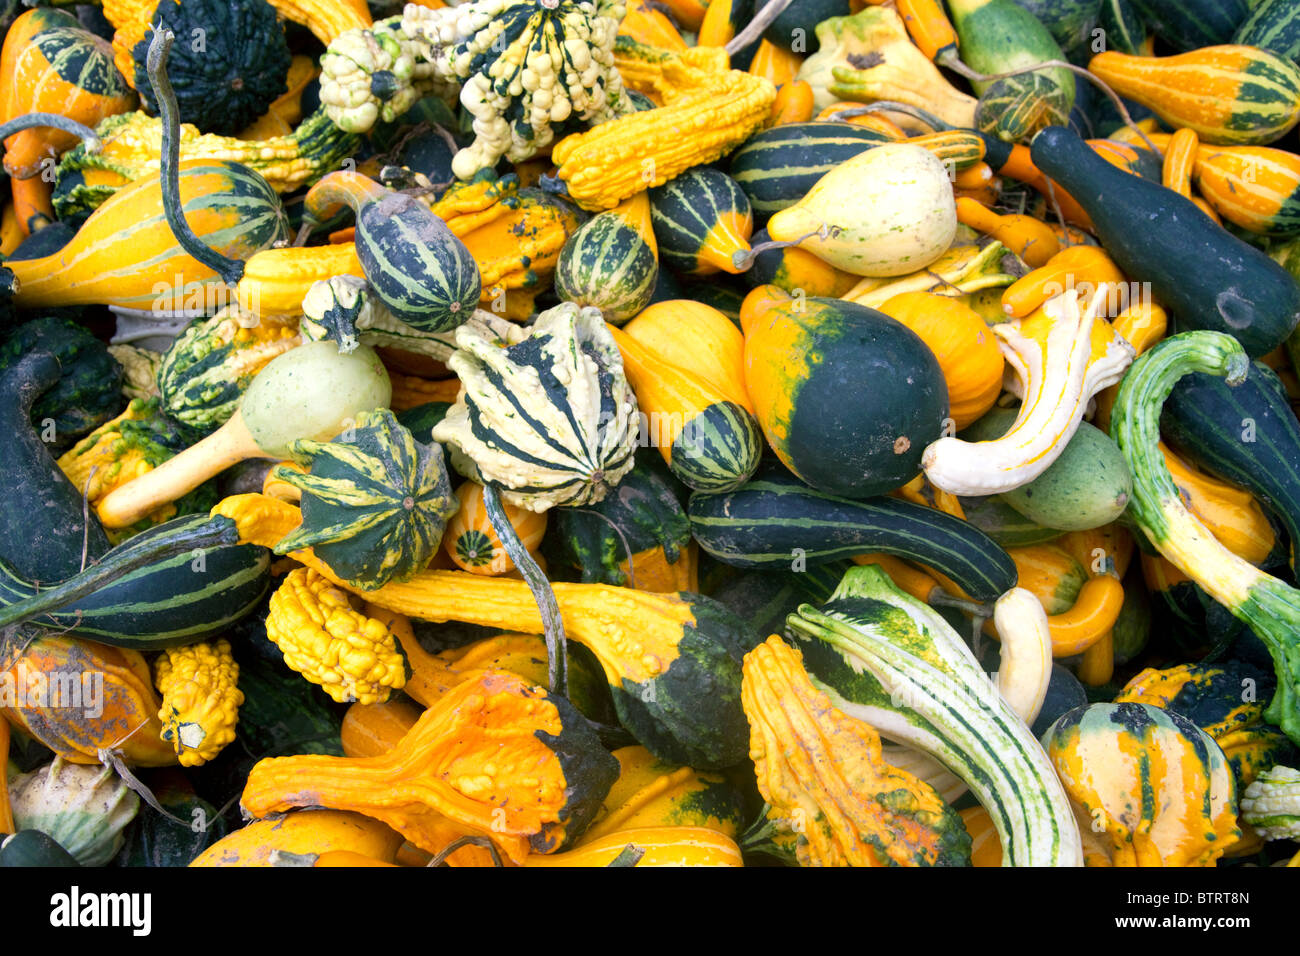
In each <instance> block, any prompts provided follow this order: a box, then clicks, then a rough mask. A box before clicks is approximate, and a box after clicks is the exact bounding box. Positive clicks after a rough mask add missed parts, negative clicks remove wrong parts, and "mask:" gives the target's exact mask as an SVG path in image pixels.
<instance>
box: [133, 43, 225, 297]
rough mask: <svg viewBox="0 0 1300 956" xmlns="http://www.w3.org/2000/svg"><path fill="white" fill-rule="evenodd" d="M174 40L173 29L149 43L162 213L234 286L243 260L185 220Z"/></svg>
mask: <svg viewBox="0 0 1300 956" xmlns="http://www.w3.org/2000/svg"><path fill="white" fill-rule="evenodd" d="M174 39H175V35H174V34H173V33H172V32H171V30H155V31H154V35H153V39H152V40H150V41H149V56H148V59H147V61H146V66H147V67H148V70H149V82H150V83H151V84H153V95H154V99H155V100H157V102H158V112H159V114H160V116H161V118H162V157H161V164H162V165H161V169H160V170H159V175H160V179H161V182H162V196H163V214H164V215H165V216H166V217H167V225H168V226H169V227H170V228H171V231H172V235H174V236H175V237H176V241H177V242H179V243H180V244H181V248H182V249H184V250H185V251H186V252H188V253H189V254H190V255H191V256H193V257H194V258H195V259H197V260H198V261H199V262H201V263H203V264H204V265H205V266H207V267H208V268H209V269H211V270H212V271H213V272H215V273H216V274H217V275H218V276H220V277H221V281H222V282H224V283H225V284H226V285H228V286H234V285H236V284H237V283H238V282H239V280H240V279H242V278H243V277H244V263H243V260H241V259H231V258H230V257H229V256H225V255H222V254H221V253H220V252H217V250H215V249H213V248H212V247H211V246H209V245H208V244H207V243H205V242H204V241H203V240H202V239H200V238H199V237H198V236H197V235H195V234H194V230H193V229H191V228H190V224H189V223H188V222H186V221H185V207H184V206H183V205H181V179H180V156H181V143H180V139H181V121H180V112H179V107H178V106H177V104H176V94H175V93H173V92H172V84H171V81H170V80H169V79H168V78H167V51H168V50H170V49H171V45H172V40H174Z"/></svg>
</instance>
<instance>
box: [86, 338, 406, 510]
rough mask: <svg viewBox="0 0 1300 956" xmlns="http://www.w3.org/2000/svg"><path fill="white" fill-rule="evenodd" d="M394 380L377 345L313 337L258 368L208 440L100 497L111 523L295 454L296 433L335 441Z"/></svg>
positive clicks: (378, 403)
mask: <svg viewBox="0 0 1300 956" xmlns="http://www.w3.org/2000/svg"><path fill="white" fill-rule="evenodd" d="M392 393H393V392H392V384H391V382H390V381H389V379H388V373H387V372H386V371H385V370H384V366H383V364H382V363H381V362H380V361H379V356H378V355H376V354H375V351H374V349H371V348H369V347H367V346H364V345H363V346H360V347H359V348H357V349H356V350H354V351H352V352H349V353H348V354H347V355H342V354H340V353H339V350H338V345H337V343H334V342H307V343H305V344H303V345H300V346H298V347H297V348H295V349H291V350H290V351H288V352H285V353H284V354H283V355H279V356H276V357H275V358H274V359H272V360H271V361H270V362H269V363H267V366H266V367H265V368H264V369H262V371H261V372H259V373H258V374H257V377H256V378H254V379H253V381H252V384H250V385H249V386H248V391H247V392H245V393H244V397H243V400H242V401H241V402H240V404H239V409H238V411H236V412H235V414H234V415H233V416H231V417H230V419H229V420H228V421H227V422H226V423H225V424H224V425H222V426H221V427H220V428H219V429H217V430H216V431H215V432H213V433H212V434H211V435H209V436H208V437H207V438H205V439H203V440H202V441H200V442H198V443H197V444H195V445H191V446H190V447H189V448H187V449H185V450H184V451H183V452H181V453H180V454H179V455H177V456H176V457H175V458H171V459H168V460H167V461H165V462H163V463H162V464H161V465H159V466H158V467H157V468H155V469H154V470H153V471H150V472H147V473H146V474H143V475H141V476H140V477H138V478H135V479H132V480H131V481H129V482H127V483H126V484H125V485H122V487H120V488H118V489H117V490H116V491H114V492H112V493H111V494H109V495H108V496H107V497H106V498H104V500H103V501H101V502H100V503H99V507H98V508H97V509H96V510H97V512H98V514H99V520H100V522H102V523H103V525H104V527H105V528H125V527H127V526H129V525H132V524H135V522H137V521H139V520H140V519H141V518H143V517H144V516H145V515H147V514H149V512H151V511H153V510H154V509H155V508H158V507H159V506H161V505H164V504H167V503H168V502H170V501H175V500H176V499H177V498H179V497H180V496H181V495H184V494H185V493H186V492H189V491H193V490H194V489H195V488H197V487H198V486H199V485H201V484H202V483H203V482H205V481H207V480H208V479H209V478H211V477H212V476H213V475H215V474H217V473H218V472H221V471H224V470H225V469H226V468H229V467H230V466H231V465H233V464H235V463H236V462H240V461H243V460H244V459H246V458H276V459H281V458H288V457H290V452H289V443H290V442H292V441H293V440H294V439H296V438H310V439H314V440H315V441H328V440H329V439H331V438H333V437H334V436H336V435H338V434H339V433H340V432H343V431H345V430H346V429H347V427H348V426H349V424H350V423H351V422H353V421H355V419H356V417H357V415H358V414H360V413H361V412H365V411H369V410H370V409H372V408H387V407H388V403H389V401H390V400H391V399H392Z"/></svg>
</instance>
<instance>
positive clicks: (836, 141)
mask: <svg viewBox="0 0 1300 956" xmlns="http://www.w3.org/2000/svg"><path fill="white" fill-rule="evenodd" d="M891 142H893V140H892V139H891V138H890V137H889V136H888V135H887V134H885V133H882V132H880V131H878V130H874V129H868V128H867V127H865V126H855V125H853V124H852V123H817V122H812V123H787V124H785V125H784V126H774V127H773V128H772V129H767V130H763V131H762V132H761V133H755V134H754V135H753V136H751V137H750V138H749V139H747V140H745V142H744V144H743V145H742V146H741V147H740V148H739V149H738V150H736V151H735V152H734V153H732V154H731V166H730V170H729V171H730V174H731V178H732V179H733V180H734V181H735V182H736V184H737V185H738V186H740V188H741V189H742V190H743V191H744V193H745V195H746V196H747V197H748V198H749V203H750V206H751V208H752V209H753V212H754V216H755V217H756V218H757V219H758V220H760V221H766V220H767V218H768V217H769V216H771V215H772V214H773V213H775V212H780V211H781V210H782V209H785V208H786V207H787V206H793V205H794V204H795V203H797V202H798V201H799V200H800V199H802V198H803V197H804V196H805V195H806V194H807V192H808V190H810V189H812V188H813V186H815V185H816V184H817V180H819V179H821V178H822V177H823V176H825V175H826V174H827V173H828V172H830V171H831V170H832V169H834V168H835V167H836V166H838V165H839V164H840V163H842V162H844V161H845V160H849V159H852V158H853V157H854V156H857V155H858V154H859V153H862V152H865V151H866V150H868V149H871V147H873V146H880V145H882V144H884V143H891Z"/></svg>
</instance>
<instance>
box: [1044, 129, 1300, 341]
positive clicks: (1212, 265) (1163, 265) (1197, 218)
mask: <svg viewBox="0 0 1300 956" xmlns="http://www.w3.org/2000/svg"><path fill="white" fill-rule="evenodd" d="M1031 156H1032V158H1033V161H1034V165H1036V166H1037V167H1038V168H1039V169H1041V170H1042V171H1043V172H1044V173H1046V174H1047V175H1048V176H1050V177H1052V179H1054V180H1056V181H1057V182H1059V183H1060V184H1061V185H1062V186H1064V187H1065V189H1066V190H1067V191H1068V192H1069V193H1070V195H1072V196H1074V197H1075V198H1076V199H1078V201H1079V204H1080V205H1081V206H1083V208H1084V209H1085V210H1086V211H1087V213H1088V215H1089V217H1090V218H1091V219H1092V222H1093V225H1094V226H1095V230H1096V234H1097V238H1098V239H1100V240H1101V244H1102V245H1103V246H1105V247H1106V251H1107V252H1109V253H1110V255H1111V257H1112V258H1113V259H1114V260H1115V263H1116V264H1117V265H1118V266H1119V267H1120V268H1121V269H1122V270H1123V271H1124V272H1125V273H1126V274H1127V275H1128V276H1129V278H1130V279H1131V280H1133V281H1134V282H1149V283H1151V294H1152V295H1153V296H1154V297H1155V298H1156V299H1157V300H1159V301H1160V302H1161V303H1162V304H1164V305H1165V306H1166V307H1167V308H1169V309H1171V310H1172V311H1173V312H1174V314H1175V316H1176V317H1177V319H1178V324H1179V328H1182V329H1206V330H1208V331H1212V332H1224V333H1226V334H1228V335H1231V336H1233V337H1235V338H1236V339H1237V341H1238V342H1240V343H1241V345H1242V347H1243V348H1245V350H1246V352H1247V353H1248V354H1249V355H1250V356H1251V357H1252V358H1258V357H1259V356H1261V355H1264V354H1266V353H1268V352H1271V351H1272V350H1273V349H1275V348H1277V347H1278V346H1279V345H1281V344H1282V342H1283V341H1284V340H1285V339H1286V337H1287V336H1288V335H1290V334H1291V330H1292V329H1294V328H1295V326H1296V322H1297V320H1300V283H1297V282H1296V281H1295V279H1293V278H1292V277H1291V275H1290V274H1289V273H1288V272H1287V271H1286V270H1285V269H1283V268H1282V267H1281V266H1280V265H1278V264H1277V263H1276V262H1274V261H1273V260H1272V259H1270V258H1269V257H1268V256H1267V255H1265V254H1264V253H1263V252H1261V251H1260V250H1258V249H1256V248H1255V247H1253V246H1250V245H1248V244H1246V243H1245V242H1242V241H1241V240H1240V239H1238V238H1236V237H1235V236H1233V235H1231V234H1230V233H1228V232H1227V231H1226V230H1224V229H1223V228H1222V227H1221V226H1219V225H1218V224H1216V223H1215V222H1214V221H1213V220H1211V219H1210V218H1209V217H1208V216H1207V215H1205V213H1203V212H1201V211H1200V210H1199V209H1198V208H1196V206H1195V205H1194V204H1193V203H1192V202H1191V200H1189V199H1185V198H1183V197H1182V196H1180V195H1178V194H1177V193H1175V192H1174V191H1173V190H1170V189H1165V188H1164V187H1163V186H1161V185H1160V184H1158V183H1153V182H1148V181H1147V180H1145V179H1142V178H1140V177H1138V176H1133V175H1130V174H1129V173H1126V172H1124V171H1123V170H1121V169H1118V168H1116V167H1115V166H1112V165H1111V164H1110V163H1108V162H1107V161H1106V160H1104V159H1102V158H1101V157H1100V156H1098V155H1097V154H1096V153H1095V152H1093V150H1092V149H1091V148H1090V147H1089V146H1088V145H1087V144H1085V143H1084V142H1083V140H1081V139H1080V138H1079V137H1078V136H1077V135H1076V134H1075V133H1073V132H1071V131H1070V130H1068V129H1065V128H1063V127H1060V126H1050V127H1048V128H1047V129H1045V130H1043V131H1042V132H1041V133H1039V134H1038V136H1036V137H1035V138H1034V141H1033V144H1032V146H1031Z"/></svg>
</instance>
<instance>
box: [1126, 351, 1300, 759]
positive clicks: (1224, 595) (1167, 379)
mask: <svg viewBox="0 0 1300 956" xmlns="http://www.w3.org/2000/svg"><path fill="white" fill-rule="evenodd" d="M1249 367H1250V363H1249V362H1248V361H1247V359H1246V355H1245V353H1244V352H1243V351H1242V348H1241V346H1240V345H1239V344H1238V343H1237V342H1236V341H1235V340H1234V339H1233V338H1232V337H1231V336H1228V335H1224V334H1223V333H1217V332H1205V331H1199V332H1184V333H1182V334H1181V335H1175V336H1174V337H1173V338H1169V339H1166V340H1165V341H1163V342H1161V343H1159V344H1158V345H1156V346H1155V347H1154V348H1152V349H1150V350H1149V351H1147V352H1145V353H1143V355H1142V356H1140V357H1139V358H1138V360H1137V361H1136V362H1134V363H1133V367H1132V368H1130V369H1129V371H1128V374H1127V375H1125V377H1124V381H1123V382H1122V383H1120V389H1119V395H1118V396H1117V397H1116V399H1115V409H1114V412H1113V413H1112V416H1111V433H1112V434H1113V435H1114V437H1115V440H1116V441H1117V442H1118V443H1119V447H1120V449H1121V450H1123V452H1124V455H1125V457H1127V458H1128V460H1129V467H1130V468H1132V470H1133V500H1132V501H1131V502H1130V504H1129V514H1130V515H1131V516H1132V517H1133V519H1134V520H1135V521H1136V522H1137V525H1138V527H1139V528H1140V529H1141V531H1142V533H1143V534H1144V535H1145V536H1146V538H1147V540H1148V541H1150V543H1151V544H1152V545H1153V546H1154V547H1155V548H1156V549H1158V550H1159V551H1160V553H1161V554H1162V555H1164V556H1165V557H1166V558H1168V559H1169V561H1170V563H1172V564H1173V565H1174V567H1176V568H1178V570H1179V571H1181V572H1182V573H1183V574H1185V575H1187V577H1189V578H1191V579H1192V580H1193V581H1194V582H1196V583H1197V584H1199V585H1200V586H1201V587H1202V588H1204V589H1205V591H1206V593H1208V594H1209V595H1210V596H1211V597H1212V598H1214V600H1216V601H1218V602H1219V603H1220V604H1222V605H1223V606H1224V607H1225V608H1227V610H1228V611H1230V612H1231V613H1232V615H1233V616H1234V617H1236V618H1237V619H1238V620H1240V621H1243V622H1244V623H1245V624H1246V625H1247V626H1249V627H1250V629H1251V630H1253V631H1254V632H1255V634H1256V636H1258V637H1259V638H1260V640H1262V641H1263V642H1264V645H1265V646H1266V647H1267V648H1268V650H1269V653H1270V654H1271V655H1272V657H1273V665H1274V669H1275V671H1276V673H1277V691H1276V692H1275V693H1274V694H1273V699H1272V701H1271V702H1270V703H1269V706H1268V710H1266V711H1265V712H1264V719H1265V720H1267V721H1268V722H1269V723H1271V724H1275V725H1277V726H1278V727H1280V728H1281V729H1282V731H1283V732H1284V733H1285V734H1286V735H1287V736H1288V737H1290V738H1291V740H1292V741H1295V742H1298V743H1300V642H1297V641H1296V637H1295V635H1296V632H1297V630H1300V591H1298V590H1296V589H1295V588H1293V587H1290V586H1289V585H1287V584H1285V583H1284V582H1282V581H1279V580H1278V579H1277V578H1275V577H1273V576H1272V575H1270V574H1267V573H1265V572H1264V571H1261V570H1260V569H1259V568H1256V567H1255V566H1254V565H1252V564H1250V563H1248V562H1247V561H1245V560H1243V559H1241V558H1239V557H1237V556H1236V555H1235V554H1233V553H1232V552H1231V551H1229V550H1228V549H1227V548H1225V547H1224V546H1223V545H1222V544H1220V543H1219V542H1218V541H1217V540H1216V539H1215V538H1214V536H1213V535H1212V534H1210V532H1209V531H1208V530H1207V529H1206V527H1205V526H1204V525H1203V524H1202V523H1201V522H1200V521H1199V520H1198V519H1197V518H1196V516H1195V515H1193V514H1192V513H1191V512H1190V511H1188V510H1187V506H1186V505H1185V504H1184V503H1183V500H1182V497H1181V496H1180V495H1179V493H1178V488H1177V487H1175V485H1174V482H1173V479H1172V478H1171V477H1170V474H1169V469H1168V467H1167V466H1166V465H1165V461H1164V456H1163V455H1162V454H1161V453H1160V450H1159V448H1158V444H1159V440H1160V432H1159V424H1158V423H1159V419H1160V410H1161V408H1162V407H1163V405H1164V403H1165V400H1166V399H1167V398H1168V396H1169V392H1170V391H1171V390H1172V389H1173V387H1174V384H1175V383H1176V382H1177V381H1178V380H1179V379H1180V378H1182V377H1183V376H1184V375H1186V374H1188V373H1191V372H1203V373H1207V374H1210V375H1217V376H1220V377H1222V378H1224V379H1225V381H1226V382H1227V384H1228V385H1229V386H1233V385H1237V384H1239V383H1241V382H1242V381H1243V380H1244V378H1245V377H1246V374H1247V371H1248V369H1249Z"/></svg>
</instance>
